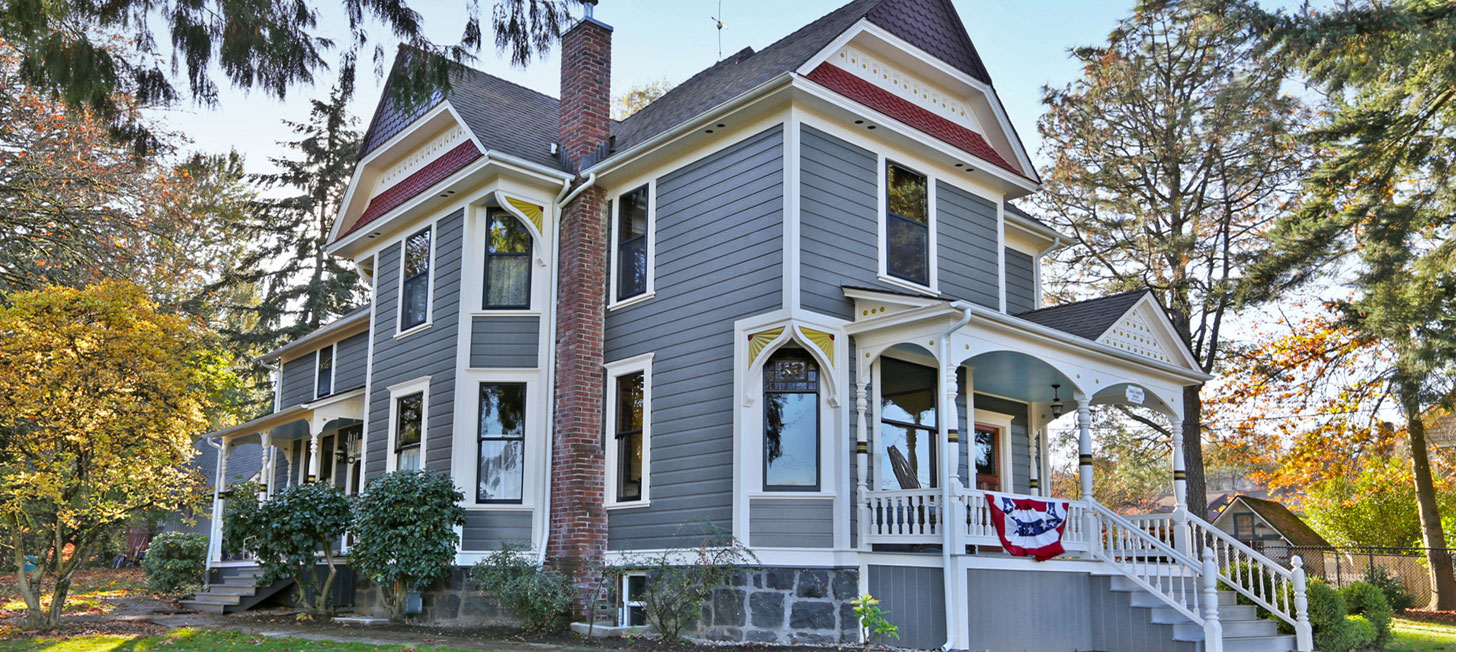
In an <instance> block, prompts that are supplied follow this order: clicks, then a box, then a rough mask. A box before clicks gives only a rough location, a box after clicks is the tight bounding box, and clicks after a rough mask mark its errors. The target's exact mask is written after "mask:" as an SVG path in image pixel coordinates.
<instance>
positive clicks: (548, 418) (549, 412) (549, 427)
mask: <svg viewBox="0 0 1468 652" xmlns="http://www.w3.org/2000/svg"><path fill="white" fill-rule="evenodd" d="M595 182H596V173H591V174H589V175H587V179H586V183H583V184H581V185H580V186H577V188H576V189H575V190H572V189H571V179H564V180H562V181H561V191H560V192H559V193H556V201H555V203H554V204H553V205H552V206H551V214H550V230H549V232H548V233H549V235H550V246H549V247H547V249H548V250H549V254H550V256H549V257H550V261H551V265H552V268H551V275H550V297H549V299H548V300H547V301H546V311H547V312H548V313H549V314H550V318H549V320H548V321H549V322H550V324H549V326H548V327H547V329H546V330H547V331H549V335H548V336H547V337H546V340H545V341H546V343H547V345H548V346H549V350H548V351H546V355H545V359H546V360H548V361H549V368H548V369H547V370H546V380H545V388H544V390H545V391H544V395H545V396H544V399H543V401H542V403H543V405H544V407H545V432H546V438H545V455H544V457H545V473H544V474H543V475H544V476H545V479H544V482H543V483H542V487H541V495H542V496H544V497H545V498H544V503H545V504H544V505H543V508H544V509H545V518H542V519H540V528H539V530H540V531H539V532H537V533H536V537H535V538H536V541H539V542H540V543H539V545H538V546H537V547H536V551H535V561H536V563H538V564H544V563H545V556H546V551H547V550H548V549H549V546H550V498H551V473H552V467H551V447H552V446H553V445H554V442H552V441H551V435H552V433H554V432H555V415H556V402H555V397H556V355H555V347H556V309H557V308H558V307H559V306H558V305H557V302H556V291H557V290H556V288H557V286H558V285H559V281H560V274H557V273H556V271H557V269H556V266H558V265H559V264H560V258H561V250H560V246H561V244H560V235H561V209H563V208H565V207H566V204H569V203H571V200H573V199H575V198H576V196H577V195H580V194H581V193H582V192H584V191H585V190H586V189H587V188H590V187H591V184H593V183H595Z"/></svg>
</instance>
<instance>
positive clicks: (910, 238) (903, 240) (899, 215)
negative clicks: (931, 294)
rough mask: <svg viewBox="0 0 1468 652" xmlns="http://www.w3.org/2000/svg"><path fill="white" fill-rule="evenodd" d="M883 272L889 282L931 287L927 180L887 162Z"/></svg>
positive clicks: (930, 225)
mask: <svg viewBox="0 0 1468 652" xmlns="http://www.w3.org/2000/svg"><path fill="white" fill-rule="evenodd" d="M886 177H887V193H886V194H887V205H886V207H885V208H886V217H885V219H884V224H885V226H886V230H885V232H886V239H887V244H886V260H887V262H886V269H884V270H883V273H885V274H886V275H888V276H891V277H893V278H897V279H901V280H903V281H908V282H910V283H916V284H918V285H921V286H924V287H927V286H931V285H932V270H931V269H929V261H930V253H931V247H932V246H933V243H932V241H931V240H932V238H931V227H932V224H931V219H930V215H929V213H928V206H929V197H928V178H927V177H926V176H924V175H922V174H918V173H917V172H914V171H913V170H911V169H909V168H907V167H904V166H902V165H898V164H896V163H893V162H891V161H888V162H887V169H886Z"/></svg>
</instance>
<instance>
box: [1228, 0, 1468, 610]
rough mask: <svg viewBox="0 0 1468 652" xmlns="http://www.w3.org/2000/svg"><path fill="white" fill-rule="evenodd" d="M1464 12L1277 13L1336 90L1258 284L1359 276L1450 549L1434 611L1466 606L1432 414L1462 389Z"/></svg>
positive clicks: (1269, 287) (1293, 48)
mask: <svg viewBox="0 0 1468 652" xmlns="http://www.w3.org/2000/svg"><path fill="white" fill-rule="evenodd" d="M1456 17H1457V5H1456V3H1455V2H1454V1H1453V0H1396V1H1394V2H1384V3H1377V2H1362V1H1352V2H1346V3H1343V4H1342V5H1341V6H1339V7H1336V8H1334V9H1332V10H1330V11H1327V12H1324V13H1316V12H1311V13H1307V14H1302V15H1276V16H1270V17H1267V18H1266V20H1265V24H1267V25H1269V26H1270V27H1271V29H1272V32H1271V35H1272V36H1271V44H1272V45H1273V46H1274V49H1273V51H1272V53H1273V54H1274V55H1276V56H1278V57H1279V58H1280V59H1281V60H1283V61H1286V62H1288V63H1290V64H1292V65H1293V66H1295V67H1296V68H1297V69H1299V70H1300V71H1302V72H1303V73H1305V75H1306V76H1307V77H1308V78H1309V79H1310V80H1311V81H1312V82H1313V83H1315V84H1317V85H1318V86H1319V87H1320V89H1321V90H1322V92H1324V93H1326V95H1327V96H1328V99H1329V107H1328V109H1327V113H1326V122H1325V124H1323V125H1322V126H1321V127H1319V128H1318V129H1316V130H1314V131H1313V132H1312V133H1311V134H1310V136H1311V139H1312V140H1313V141H1314V143H1316V144H1317V145H1318V146H1319V147H1320V148H1322V149H1323V150H1324V152H1325V154H1326V156H1325V158H1324V160H1323V162H1322V163H1321V164H1320V165H1318V166H1317V167H1315V168H1314V169H1313V170H1312V171H1311V172H1310V174H1309V176H1308V177H1306V179H1305V181H1304V185H1305V189H1306V191H1307V192H1308V196H1307V197H1308V198H1307V200H1306V201H1305V203H1304V204H1303V205H1302V206H1301V207H1300V209H1299V210H1298V211H1295V212H1293V213H1292V214H1290V215H1289V216H1287V217H1285V218H1283V219H1281V220H1280V221H1279V222H1278V223H1277V224H1276V225H1275V226H1274V228H1273V229H1272V231H1271V232H1270V237H1271V242H1272V245H1273V246H1272V247H1270V248H1268V249H1267V250H1261V251H1260V252H1258V255H1257V256H1256V260H1255V261H1254V264H1253V265H1252V267H1251V270H1250V276H1249V279H1248V282H1247V289H1248V291H1249V294H1250V296H1251V298H1253V299H1254V300H1259V301H1264V300H1269V299H1271V298H1274V297H1278V296H1280V295H1282V294H1284V293H1286V292H1289V291H1291V290H1295V289H1298V288H1301V287H1304V286H1306V285H1307V284H1309V283H1311V282H1312V281H1315V280H1317V279H1320V278H1322V276H1325V275H1327V274H1342V275H1346V276H1347V277H1348V278H1350V283H1349V285H1350V287H1351V288H1352V289H1353V290H1354V292H1353V295H1352V296H1351V297H1349V298H1347V299H1345V300H1342V301H1338V302H1334V303H1333V306H1332V307H1333V308H1334V309H1335V310H1336V311H1338V312H1339V313H1340V314H1341V315H1343V317H1342V322H1343V323H1344V325H1345V326H1346V327H1347V328H1349V329H1351V330H1352V331H1354V332H1356V333H1358V334H1359V335H1360V336H1361V337H1362V338H1364V339H1366V340H1368V341H1372V342H1380V343H1382V344H1384V345H1385V348H1386V349H1387V350H1388V351H1390V355H1391V357H1392V370H1391V377H1390V385H1391V388H1392V393H1393V395H1394V397H1395V399H1396V402H1397V403H1398V407H1399V408H1400V409H1401V411H1402V415H1403V417H1405V419H1406V422H1407V428H1406V429H1407V433H1408V438H1409V442H1410V449H1411V455H1412V467H1413V468H1412V471H1413V483H1414V485H1415V490H1416V497H1417V508H1418V517H1419V520H1420V525H1421V527H1422V538H1423V541H1424V543H1425V545H1426V546H1428V547H1429V548H1436V549H1439V550H1438V551H1436V552H1433V553H1432V554H1430V555H1429V558H1428V561H1429V566H1430V569H1431V572H1432V578H1433V602H1432V608H1434V609H1452V608H1453V605H1454V604H1455V601H1454V591H1455V580H1454V576H1453V569H1452V559H1451V557H1450V555H1449V553H1448V552H1447V551H1446V550H1445V547H1446V537H1445V536H1444V532H1443V526H1442V517H1441V515H1440V513H1439V511H1438V507H1437V502H1438V501H1437V499H1436V491H1435V489H1434V487H1433V483H1432V469H1431V465H1430V460H1429V459H1428V455H1427V442H1426V433H1425V428H1424V426H1423V422H1422V413H1423V412H1424V411H1426V410H1427V409H1429V408H1430V407H1433V406H1437V405H1441V406H1444V407H1448V406H1449V403H1450V398H1449V397H1450V396H1451V395H1452V393H1453V388H1454V387H1455V385H1456V382H1457V372H1456V367H1455V355H1456V348H1455V338H1456V335H1457V303H1456V297H1455V294H1456V287H1457V273H1456V270H1455V267H1454V264H1455V258H1456V253H1457V236H1456V226H1457V206H1456V203H1455V192H1456V190H1457V185H1456V174H1457V158H1456V153H1457V137H1456V128H1455V123H1456V119H1457V106H1456V103H1457V90H1456V86H1455V78H1454V74H1455V58H1454V46H1455V39H1456V33H1455V25H1454V23H1455V20H1456Z"/></svg>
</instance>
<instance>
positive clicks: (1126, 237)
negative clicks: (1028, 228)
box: [1039, 0, 1304, 516]
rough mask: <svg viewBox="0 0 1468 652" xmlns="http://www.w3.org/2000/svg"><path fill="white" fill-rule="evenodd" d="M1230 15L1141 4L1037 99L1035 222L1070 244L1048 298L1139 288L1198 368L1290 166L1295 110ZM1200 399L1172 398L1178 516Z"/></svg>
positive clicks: (1214, 349) (1192, 390)
mask: <svg viewBox="0 0 1468 652" xmlns="http://www.w3.org/2000/svg"><path fill="white" fill-rule="evenodd" d="M1237 9H1238V7H1237V5H1233V4H1220V3H1216V2H1211V1H1209V0H1186V1H1180V2H1158V1H1156V0H1142V1H1141V2H1139V3H1138V4H1137V7H1136V11H1135V13H1134V14H1133V15H1132V16H1131V17H1129V18H1127V19H1126V20H1124V21H1123V22H1122V23H1121V24H1120V25H1119V26H1118V27H1117V28H1116V30H1115V31H1113V32H1112V34H1111V35H1110V37H1109V39H1108V41H1107V43H1106V44H1105V45H1104V46H1100V47H1078V48H1075V49H1073V50H1072V55H1073V56H1074V57H1075V58H1076V59H1078V60H1079V61H1080V62H1081V63H1082V64H1083V66H1084V68H1083V69H1084V72H1083V74H1082V77H1081V79H1079V80H1077V81H1075V82H1072V83H1070V84H1068V85H1067V86H1065V87H1064V88H1052V87H1046V88H1045V89H1044V91H1043V100H1044V103H1045V105H1046V108H1047V112H1046V114H1045V115H1044V116H1043V117H1042V118H1041V120H1040V125H1039V127H1040V133H1041V135H1042V136H1043V137H1044V139H1045V144H1044V151H1045V153H1046V154H1047V158H1049V159H1050V161H1051V162H1050V164H1049V165H1048V167H1047V169H1045V170H1044V171H1043V172H1042V174H1041V176H1042V178H1045V179H1046V189H1045V192H1044V193H1043V194H1042V195H1041V197H1040V199H1039V202H1040V204H1041V205H1042V211H1043V212H1044V213H1045V214H1047V215H1050V216H1053V217H1054V218H1055V219H1056V220H1057V221H1058V222H1059V224H1058V226H1060V228H1061V229H1062V230H1063V231H1068V232H1069V233H1070V234H1072V235H1074V236H1076V237H1077V238H1078V239H1080V241H1081V242H1082V244H1081V246H1079V247H1074V248H1072V249H1071V250H1069V251H1068V252H1066V253H1065V254H1063V255H1062V258H1061V261H1060V262H1061V265H1060V268H1061V269H1064V270H1066V272H1065V277H1064V278H1062V279H1058V280H1059V281H1060V282H1061V285H1062V287H1063V288H1065V289H1070V290H1071V291H1074V290H1076V289H1081V290H1082V291H1088V292H1098V291H1100V292H1105V291H1123V290H1132V289H1137V288H1144V287H1145V288H1149V289H1151V290H1152V291H1153V292H1154V293H1156V294H1157V295H1158V298H1159V299H1160V300H1161V301H1162V304H1163V306H1164V307H1165V308H1166V309H1167V311H1168V313H1169V314H1170V316H1171V318H1172V322H1173V326H1174V328H1175V329H1176V330H1177V332H1178V333H1179V334H1181V335H1182V336H1183V338H1184V340H1185V341H1186V343H1187V346H1188V347H1189V349H1191V351H1192V353H1193V355H1194V356H1196V357H1197V359H1198V361H1199V363H1200V364H1201V366H1202V368H1203V370H1204V371H1211V370H1212V369H1213V368H1214V367H1215V365H1216V363H1217V362H1218V357H1219V353H1220V351H1221V348H1222V340H1221V337H1222V334H1221V332H1222V330H1223V327H1224V324H1223V321H1224V319H1225V317H1226V316H1228V315H1229V314H1230V313H1231V312H1232V311H1233V310H1234V309H1235V307H1236V303H1237V301H1236V298H1235V296H1234V292H1235V290H1236V284H1237V281H1238V277H1239V272H1240V268H1239V266H1238V258H1239V256H1240V255H1241V254H1242V253H1245V252H1248V251H1252V250H1255V249H1258V248H1260V247H1262V246H1264V245H1265V244H1266V243H1265V240H1264V238H1263V232H1264V229H1265V228H1267V226H1268V224H1269V221H1270V220H1271V219H1273V218H1274V217H1275V216H1276V215H1277V214H1278V211H1279V207H1280V206H1281V205H1289V203H1290V202H1292V201H1293V200H1294V187H1293V183H1294V180H1295V179H1296V178H1297V177H1298V175H1299V174H1300V170H1301V169H1302V165H1303V163H1302V158H1303V155H1304V152H1303V151H1302V150H1301V148H1300V147H1299V146H1298V145H1297V144H1296V143H1295V142H1294V141H1293V139H1292V134H1294V133H1296V132H1297V131H1298V130H1299V129H1300V127H1299V124H1300V122H1301V121H1302V120H1303V119H1304V115H1303V111H1302V107H1301V104H1300V102H1299V101H1298V100H1297V99H1295V98H1291V97H1290V96H1289V95H1288V94H1287V93H1285V92H1284V91H1283V90H1282V83H1283V80H1284V71H1283V70H1282V69H1281V68H1280V67H1279V66H1276V65H1273V64H1272V63H1271V62H1270V61H1268V60H1266V59H1261V58H1260V57H1258V56H1257V53H1256V46H1257V44H1258V33H1257V32H1255V31H1252V30H1250V29H1248V25H1247V23H1246V22H1245V20H1244V18H1245V17H1246V16H1247V14H1245V13H1243V12H1240V11H1237ZM1200 389H1201V388H1200V386H1193V387H1189V388H1187V389H1186V390H1185V393H1184V396H1183V399H1184V400H1183V410H1182V411H1183V414H1182V418H1183V444H1184V459H1185V463H1186V468H1187V470H1188V477H1187V494H1188V509H1189V510H1190V511H1192V512H1193V513H1194V514H1197V515H1199V516H1204V515H1205V514H1204V511H1205V508H1206V493H1205V483H1204V473H1203V464H1204V458H1203V446H1202V432H1203V430H1204V424H1203V423H1202V419H1201V415H1202V410H1201V399H1200ZM1132 417H1133V419H1134V420H1136V421H1137V422H1138V423H1140V424H1143V425H1148V426H1149V427H1150V429H1151V431H1152V432H1154V433H1155V436H1156V437H1158V438H1160V439H1170V437H1171V432H1170V429H1169V428H1168V427H1167V426H1166V425H1165V424H1162V423H1159V422H1157V421H1156V420H1149V419H1147V418H1145V417H1144V416H1143V415H1140V414H1134V415H1132Z"/></svg>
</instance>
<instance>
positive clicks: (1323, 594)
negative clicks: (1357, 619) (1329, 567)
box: [1305, 580, 1351, 652]
mask: <svg viewBox="0 0 1468 652" xmlns="http://www.w3.org/2000/svg"><path fill="white" fill-rule="evenodd" d="M1305 598H1306V599H1307V600H1309V603H1310V628H1311V629H1312V630H1313V633H1314V637H1315V649H1316V650H1319V652H1348V651H1349V650H1350V649H1351V645H1350V644H1351V638H1350V634H1349V633H1347V632H1346V603H1345V600H1343V599H1341V594H1340V592H1339V591H1336V590H1335V589H1334V588H1332V587H1331V586H1330V585H1329V584H1326V583H1325V582H1322V581H1320V580H1310V583H1309V584H1308V585H1307V586H1306V588H1305Z"/></svg>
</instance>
